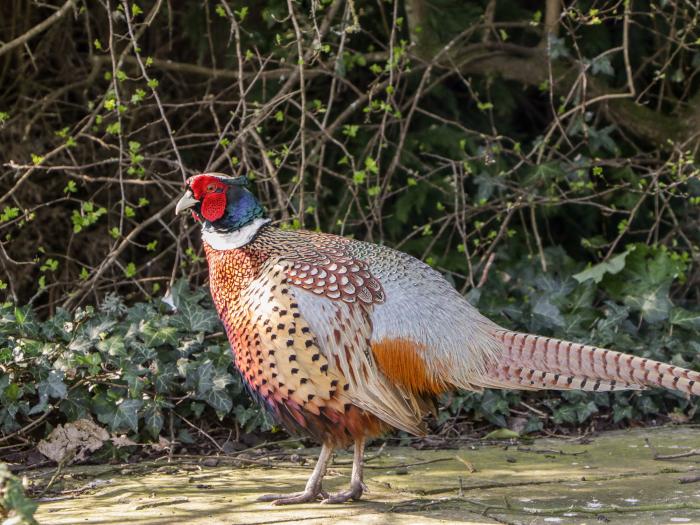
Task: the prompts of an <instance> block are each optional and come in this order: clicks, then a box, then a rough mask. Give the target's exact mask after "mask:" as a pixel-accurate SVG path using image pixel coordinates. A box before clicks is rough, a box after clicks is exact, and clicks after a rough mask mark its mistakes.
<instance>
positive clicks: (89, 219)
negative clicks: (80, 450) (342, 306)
mask: <svg viewBox="0 0 700 525" xmlns="http://www.w3.org/2000/svg"><path fill="white" fill-rule="evenodd" d="M52 6H53V7H52ZM699 24H700V11H699V8H698V5H697V3H694V2H689V1H682V0H681V1H664V2H661V3H653V2H648V1H641V0H626V1H619V2H602V1H577V2H568V1H567V2H560V1H558V0H547V1H546V2H529V1H519V0H484V1H480V2H461V1H453V0H431V1H430V2H428V1H425V0H406V1H405V2H388V1H384V0H377V1H375V2H360V1H359V0H355V1H354V2H353V1H350V0H335V1H328V0H321V1H312V2H297V1H293V0H287V1H283V0H266V1H264V2H257V3H245V2H239V1H236V2H232V1H230V0H227V1H215V0H212V1H208V0H200V1H188V2H163V1H162V0H156V1H147V0H139V1H138V2H131V1H128V2H127V1H119V0H104V1H102V0H100V1H97V2H87V1H83V0H67V1H65V2H62V1H56V0H54V1H50V2H36V1H30V0H9V1H7V2H3V3H2V4H1V5H0V41H1V42H2V43H1V44H0V144H2V148H1V150H2V154H1V156H2V164H1V165H0V186H1V189H2V191H0V274H1V275H2V277H1V279H2V280H1V281H0V288H2V293H3V294H4V295H5V303H4V305H3V306H2V307H1V308H0V372H1V375H0V435H1V436H2V437H0V441H1V443H0V451H1V452H2V454H3V455H4V456H5V457H6V459H8V460H10V461H13V462H25V461H29V458H30V456H31V451H32V450H33V449H34V446H35V445H36V443H37V441H38V440H39V439H42V438H43V437H45V436H46V435H47V433H48V432H49V431H50V430H51V429H53V428H54V426H55V425H57V424H60V423H65V422H67V421H72V420H76V419H80V418H84V417H92V418H94V419H95V420H97V421H98V422H99V423H100V424H101V425H103V426H105V427H106V428H107V429H108V430H109V431H110V432H111V433H113V435H118V434H127V435H128V438H129V439H130V440H131V441H132V446H126V447H121V448H117V447H111V448H110V447H107V452H106V453H105V455H104V456H103V459H107V458H110V457H122V458H123V457H126V456H127V455H128V454H133V453H134V451H138V450H142V448H139V447H137V446H136V444H137V443H156V444H158V443H160V445H159V446H160V447H161V448H158V449H156V450H160V451H161V452H163V451H164V452H163V453H169V454H173V453H186V452H187V451H188V447H190V449H192V447H195V443H197V446H198V447H200V448H198V450H201V449H202V448H203V449H205V450H206V449H207V448H208V449H210V450H212V451H226V450H231V448H230V447H234V448H235V447H242V446H246V445H250V444H255V443H256V442H257V441H256V440H259V439H261V438H260V437H259V436H261V435H262V436H263V437H266V436H269V434H265V433H264V432H269V431H275V430H276V429H275V428H273V427H271V426H270V425H269V424H268V423H266V422H265V420H264V418H263V417H262V416H261V414H260V413H259V412H258V411H257V409H255V408H254V407H251V406H250V404H249V401H248V398H247V397H246V395H245V394H244V393H243V392H242V389H241V385H240V383H239V381H238V378H237V376H236V374H235V372H234V371H233V369H232V366H231V360H230V355H229V349H228V345H227V344H226V342H225V340H224V339H223V337H222V334H221V331H220V327H219V324H218V321H217V319H216V316H215V314H214V313H213V311H212V309H211V305H210V303H209V302H208V299H207V292H206V288H205V286H206V282H207V277H206V276H207V274H206V263H205V261H204V260H203V258H202V255H203V254H202V251H201V246H200V241H199V238H198V233H197V226H196V225H194V224H193V223H192V221H189V220H187V219H181V218H176V217H175V216H174V215H173V209H174V205H175V201H176V199H177V196H178V195H179V193H180V191H181V186H182V181H183V179H184V178H185V177H186V176H189V175H191V174H193V173H197V172H201V171H206V170H210V171H211V170H218V171H223V172H226V173H230V174H245V175H247V176H248V177H249V178H250V179H251V181H252V184H253V185H254V186H255V190H256V192H257V194H258V195H259V196H260V198H261V199H262V200H263V201H264V203H265V205H266V206H267V208H268V210H269V212H270V214H271V215H272V217H274V218H275V219H276V220H278V221H280V223H281V224H282V225H284V226H285V227H288V228H300V227H305V228H311V229H319V230H323V231H328V232H334V233H339V234H343V235H351V236H354V237H356V238H360V239H367V240H370V241H373V242H379V243H386V244H388V245H390V246H393V247H396V248H399V249H401V250H404V251H407V252H409V253H412V254H413V255H415V256H416V257H419V258H422V259H423V260H425V261H427V262H428V263H429V264H431V265H432V266H433V267H435V268H436V269H438V270H439V271H441V272H443V273H444V274H445V275H446V276H447V278H448V279H450V280H452V281H453V282H454V284H455V286H456V287H457V288H458V289H460V290H461V291H462V292H463V293H465V294H468V297H469V298H470V300H471V301H472V302H473V303H474V304H475V305H477V306H478V307H479V308H480V309H482V311H484V312H485V313H486V314H488V315H489V316H491V317H492V318H494V319H495V320H496V321H498V322H500V323H502V324H504V325H506V326H509V327H513V328H519V329H527V330H531V331H536V332H539V333H544V334H548V335H557V336H561V337H566V338H569V339H576V340H580V341H584V342H592V343H596V344H600V345H606V346H613V347H615V348H616V349H620V350H623V351H628V352H633V353H635V354H637V355H644V356H648V357H652V358H656V359H663V360H670V361H672V362H674V363H675V364H679V365H682V366H688V367H691V368H695V369H700V340H698V337H697V334H698V330H699V329H700V309H699V308H698V300H699V298H700V265H699V264H698V260H699V259H698V253H700V172H699V170H698V164H697V161H696V155H697V152H698V146H699V145H700V89H699V88H700V75H699V73H700V26H699ZM190 285H191V286H192V290H194V292H193V291H191V290H190V289H189V286H190ZM163 297H166V299H167V300H166V301H165V302H164V301H162V298H163ZM173 305H174V306H175V307H176V310H173V309H172V308H171V306H173ZM696 408H697V406H696V405H693V404H691V403H690V402H689V401H688V400H686V399H685V398H684V397H682V396H678V395H673V394H669V393H663V392H657V391H652V392H644V393H617V394H614V395H613V394H596V395H588V394H580V393H570V394H564V395H560V394H557V393H534V394H531V393H529V394H521V393H517V392H495V391H489V392H486V393H485V394H484V395H474V394H456V395H454V396H451V397H450V398H448V399H446V400H444V403H443V406H442V409H441V410H440V413H439V417H438V419H437V420H436V421H434V422H433V429H434V430H435V432H436V433H441V434H442V435H443V436H448V437H455V436H463V435H466V434H468V433H473V432H482V433H483V432H484V431H487V430H489V429H492V428H493V426H494V425H496V426H501V427H509V428H511V429H514V430H516V431H518V432H521V433H522V432H531V431H540V430H543V429H544V431H558V432H567V431H571V429H573V428H575V427H578V426H582V428H601V427H610V426H615V425H620V424H629V423H631V422H634V421H645V422H647V423H650V422H653V421H667V420H668V419H669V418H671V419H673V420H675V421H688V420H690V419H693V418H696V419H697V415H696ZM251 432H252V433H254V434H251ZM260 432H263V434H260ZM256 436H258V437H256ZM122 444H123V442H122ZM227 447H229V448H227ZM149 450H150V449H149ZM0 503H1V502H0Z"/></svg>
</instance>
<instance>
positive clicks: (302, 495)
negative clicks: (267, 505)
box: [258, 444, 333, 505]
mask: <svg viewBox="0 0 700 525" xmlns="http://www.w3.org/2000/svg"><path fill="white" fill-rule="evenodd" d="M331 452H333V448H332V447H330V446H328V445H326V444H324V445H323V446H322V447H321V454H319V456H318V461H317V462H316V466H315V467H314V471H313V472H312V473H311V477H309V480H308V481H307V482H306V488H304V490H303V492H294V493H291V494H265V495H264V496H260V497H259V498H258V501H271V502H272V503H273V504H274V505H292V504H294V503H309V502H311V501H316V500H318V499H322V498H327V497H328V494H327V493H325V492H323V490H322V489H321V483H322V481H323V476H325V475H326V467H327V466H328V460H330V458H331Z"/></svg>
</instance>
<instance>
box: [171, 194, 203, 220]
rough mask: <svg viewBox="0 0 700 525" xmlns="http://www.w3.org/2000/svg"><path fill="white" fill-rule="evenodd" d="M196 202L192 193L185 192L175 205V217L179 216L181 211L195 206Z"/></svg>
mask: <svg viewBox="0 0 700 525" xmlns="http://www.w3.org/2000/svg"><path fill="white" fill-rule="evenodd" d="M197 202H199V201H198V200H197V199H195V198H194V196H193V195H192V191H191V190H187V191H186V192H185V194H184V195H183V196H182V197H181V198H180V200H179V201H177V205H176V206H175V215H180V214H181V213H182V212H183V211H185V210H189V209H190V208H191V207H192V206H194V205H195V204H197Z"/></svg>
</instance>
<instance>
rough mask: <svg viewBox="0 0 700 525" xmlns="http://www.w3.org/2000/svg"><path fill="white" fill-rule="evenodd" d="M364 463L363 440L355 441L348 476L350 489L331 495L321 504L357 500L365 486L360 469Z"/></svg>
mask: <svg viewBox="0 0 700 525" xmlns="http://www.w3.org/2000/svg"><path fill="white" fill-rule="evenodd" d="M364 461H365V438H360V439H358V440H356V441H355V452H354V454H353V458H352V474H351V476H350V489H348V490H343V491H341V492H338V493H336V494H331V495H330V496H328V497H327V498H326V499H324V500H323V501H322V502H321V503H345V502H346V501H348V500H350V499H353V500H356V501H357V500H359V499H360V498H361V497H362V494H363V492H365V491H366V490H367V486H366V485H365V484H364V483H363V482H362V467H363V466H364Z"/></svg>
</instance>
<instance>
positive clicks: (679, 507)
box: [37, 426, 700, 525]
mask: <svg viewBox="0 0 700 525" xmlns="http://www.w3.org/2000/svg"><path fill="white" fill-rule="evenodd" d="M645 438H648V439H649V442H650V443H651V445H652V446H653V447H654V448H655V449H656V451H657V452H658V453H659V454H679V453H683V452H689V451H690V450H692V449H700V428H699V427H693V426H686V427H665V428H660V429H638V430H632V431H620V432H610V433H607V434H602V435H600V436H597V437H595V438H593V439H592V441H591V442H589V443H585V444H580V443H576V442H571V441H565V440H559V439H539V440H536V441H535V442H533V443H530V444H527V445H520V446H519V447H515V446H510V447H505V446H504V445H500V446H496V445H491V446H478V447H466V448H460V449H454V450H440V451H425V450H414V449H412V448H408V447H401V448H398V447H397V448H388V449H385V450H384V451H383V452H382V454H381V455H380V456H379V457H375V458H372V459H371V460H370V461H369V462H368V465H367V474H366V482H367V485H368V487H369V489H370V493H369V494H367V495H366V496H365V499H364V500H363V501H361V502H358V503H351V504H346V505H340V506H326V505H318V504H309V505H301V506H294V507H274V506H272V505H271V504H269V503H257V502H256V501H255V499H256V498H257V497H258V496H259V495H261V494H265V493H268V492H284V491H297V490H300V489H301V488H303V485H304V481H305V478H306V477H307V476H308V474H309V472H310V470H311V467H312V465H305V466H301V465H298V464H292V463H282V462H276V463H273V464H272V465H271V466H266V465H264V464H263V465H260V464H252V465H251V464H248V465H245V466H243V465H240V464H239V465H233V464H230V465H226V466H222V464H223V463H226V462H228V463H230V461H227V460H226V459H222V460H221V463H220V464H219V466H216V467H205V466H201V465H194V464H187V465H183V464H178V465H164V466H157V465H156V466H154V465H152V464H150V465H127V466H118V467H115V466H99V467H87V468H86V467H76V468H71V469H67V473H68V474H69V476H68V479H67V480H66V481H65V483H66V486H65V488H66V490H70V487H69V485H70V484H71V483H72V484H73V486H74V487H75V489H76V490H75V492H73V493H71V492H67V491H64V493H63V494H64V495H63V496H59V498H61V499H54V500H52V501H43V502H41V503H40V506H39V511H38V513H37V519H38V520H39V522H40V523H41V524H51V525H67V524H70V525H75V524H79V523H80V524H82V523H84V524H99V525H117V524H123V523H130V524H139V525H166V524H168V525H169V524H175V523H183V524H184V523H187V524H192V525H204V524H207V525H223V524H227V525H228V524H248V525H254V524H255V525H263V524H291V523H303V524H304V525H315V524H324V525H330V524H333V525H338V524H345V523H347V524H349V523H362V524H387V525H399V524H422V523H425V524H432V523H459V524H494V523H507V524H527V525H535V524H543V525H544V524H550V523H561V524H584V523H585V524H590V525H593V524H599V523H613V524H615V525H617V524H630V525H632V524H634V525H652V524H653V525H657V524H672V523H691V524H700V481H698V482H695V483H682V482H681V481H680V480H681V479H682V478H689V477H693V476H698V474H700V456H698V455H696V456H688V457H684V458H678V459H675V460H665V461H658V460H654V450H652V448H650V447H649V446H648V445H647V444H646V442H645ZM372 454H373V450H372V449H370V450H369V452H368V455H369V456H370V457H371V456H372ZM348 459H349V456H348V455H347V453H342V454H339V455H338V456H337V457H336V462H337V464H336V465H334V466H333V467H332V468H331V470H330V472H329V475H328V477H327V481H326V483H325V487H326V488H327V489H330V490H338V489H339V488H343V487H344V485H345V484H346V483H347V481H348V475H349V465H348V461H347V460H348ZM310 463H311V462H310ZM473 470H475V471H474V472H472V471H473ZM51 474H52V472H48V471H47V472H44V473H38V474H37V475H43V476H44V477H46V476H50V475H51ZM88 482H89V486H90V487H93V488H90V489H88V490H85V486H86V484H87V483H88ZM78 488H80V489H79V490H78ZM49 499H50V498H49Z"/></svg>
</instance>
